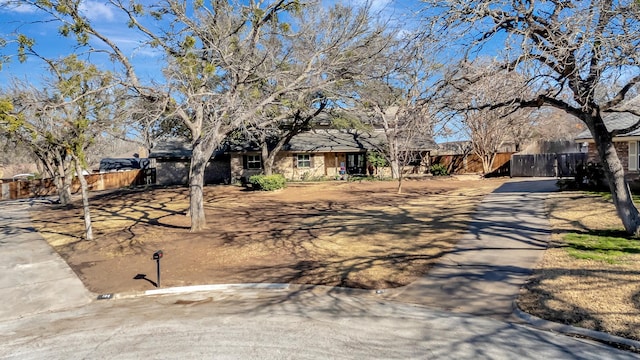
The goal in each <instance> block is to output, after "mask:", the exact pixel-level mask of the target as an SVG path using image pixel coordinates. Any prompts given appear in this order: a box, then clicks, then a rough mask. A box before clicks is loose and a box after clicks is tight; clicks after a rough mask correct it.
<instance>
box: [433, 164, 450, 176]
mask: <svg viewBox="0 0 640 360" xmlns="http://www.w3.org/2000/svg"><path fill="white" fill-rule="evenodd" d="M429 171H431V174H433V176H445V175H449V172H448V171H447V167H446V166H445V165H442V164H433V165H431V167H430V168H429Z"/></svg>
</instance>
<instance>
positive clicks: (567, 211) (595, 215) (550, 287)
mask: <svg viewBox="0 0 640 360" xmlns="http://www.w3.org/2000/svg"><path fill="white" fill-rule="evenodd" d="M547 206H548V210H549V214H550V220H551V225H552V227H553V242H554V246H552V247H550V249H549V250H547V251H546V253H545V256H544V259H543V261H542V262H541V264H540V265H539V268H538V269H537V270H536V273H535V275H534V277H533V278H532V280H531V281H530V282H529V283H528V284H527V286H526V287H525V289H524V290H523V293H522V295H521V297H520V298H519V305H520V307H521V308H522V309H523V310H524V311H526V312H529V313H531V314H533V315H536V316H539V317H541V318H545V319H549V320H554V321H557V322H560V323H566V324H571V325H576V326H580V327H584V328H588V329H595V330H599V331H605V332H608V333H611V334H614V335H618V336H623V337H626V338H631V339H635V340H640V254H639V253H638V252H637V251H635V250H634V251H626V252H625V251H623V252H621V255H619V256H616V257H615V260H614V261H605V260H591V259H579V258H576V257H575V256H572V255H570V252H569V250H571V247H570V246H569V245H568V243H567V241H566V240H567V237H566V236H567V234H570V233H578V234H583V233H591V234H594V233H595V234H596V235H597V236H598V237H602V235H613V236H619V235H620V228H621V224H620V220H619V219H618V217H617V216H616V213H615V208H614V206H613V204H612V203H611V202H610V201H607V200H604V199H603V198H602V197H600V196H597V195H586V194H584V193H581V192H562V193H557V194H553V195H552V196H551V197H550V198H549V199H548V200H547ZM628 241H640V240H628Z"/></svg>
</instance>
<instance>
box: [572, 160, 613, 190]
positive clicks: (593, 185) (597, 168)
mask: <svg viewBox="0 0 640 360" xmlns="http://www.w3.org/2000/svg"><path fill="white" fill-rule="evenodd" d="M575 182H576V187H577V188H578V189H587V190H608V188H607V186H606V182H605V174H604V169H603V168H602V165H600V164H599V163H592V162H589V163H587V165H583V164H580V165H578V166H577V168H576V177H575Z"/></svg>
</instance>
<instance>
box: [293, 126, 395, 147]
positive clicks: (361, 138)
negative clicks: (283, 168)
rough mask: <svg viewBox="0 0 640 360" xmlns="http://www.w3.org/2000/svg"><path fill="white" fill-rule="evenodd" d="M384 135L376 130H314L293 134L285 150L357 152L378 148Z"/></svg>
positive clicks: (382, 142) (382, 141)
mask: <svg viewBox="0 0 640 360" xmlns="http://www.w3.org/2000/svg"><path fill="white" fill-rule="evenodd" d="M383 144H384V137H383V136H382V134H381V133H377V132H370V133H369V132H362V131H353V130H350V131H348V130H315V131H308V132H304V133H300V134H298V135H296V136H294V137H293V138H292V139H291V141H289V144H288V145H286V146H285V147H284V149H283V150H285V151H301V152H357V151H364V150H373V149H377V148H380V147H381V146H382V145H383Z"/></svg>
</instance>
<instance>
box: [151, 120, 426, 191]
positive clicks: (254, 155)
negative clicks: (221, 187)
mask: <svg viewBox="0 0 640 360" xmlns="http://www.w3.org/2000/svg"><path fill="white" fill-rule="evenodd" d="M383 135H384V134H383V133H381V132H379V131H371V132H365V131H356V130H337V129H319V130H311V131H306V132H303V133H300V134H297V135H295V136H294V137H293V138H292V139H291V141H289V143H288V144H287V145H285V146H284V147H283V149H282V150H281V151H280V152H279V153H278V154H277V155H276V159H275V162H274V169H273V172H274V173H278V174H283V175H284V176H285V178H287V179H288V180H311V179H334V178H344V175H366V174H367V173H368V172H369V171H370V169H369V166H368V163H367V153H368V152H371V151H376V149H381V148H383V147H384V143H385V140H384V136H383ZM414 147H416V149H419V151H418V152H420V153H421V154H426V156H425V157H426V158H427V159H428V154H429V152H430V151H432V150H433V149H435V147H436V145H435V142H434V141H433V140H432V139H431V137H426V138H425V139H421V140H420V141H416V142H415V146H414ZM412 151H414V150H412ZM214 155H215V156H214V157H213V160H212V161H210V162H209V164H208V165H207V168H206V170H205V183H223V182H224V183H229V182H246V181H247V180H248V178H249V177H250V176H251V175H255V174H260V173H262V172H263V161H262V155H261V151H260V148H259V147H258V146H257V144H254V143H227V144H226V145H225V146H224V147H223V148H222V149H220V150H218V151H216V153H215V154H214ZM190 157H191V150H190V149H189V146H188V144H186V143H185V142H181V141H176V140H173V141H169V142H166V143H164V144H162V146H160V147H158V148H156V149H154V150H153V151H152V152H151V154H150V155H149V158H151V159H153V160H152V161H153V162H154V163H155V168H156V178H157V183H158V184H161V185H175V184H186V183H187V181H188V169H189V161H190ZM152 166H153V165H152Z"/></svg>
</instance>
